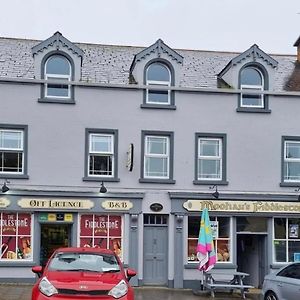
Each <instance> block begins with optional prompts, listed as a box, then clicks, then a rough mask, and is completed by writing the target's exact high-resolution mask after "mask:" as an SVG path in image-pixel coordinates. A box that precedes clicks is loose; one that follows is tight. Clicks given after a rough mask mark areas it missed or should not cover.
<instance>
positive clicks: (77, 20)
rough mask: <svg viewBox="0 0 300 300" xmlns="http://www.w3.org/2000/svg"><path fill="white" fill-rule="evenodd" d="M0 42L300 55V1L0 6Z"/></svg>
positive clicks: (25, 0)
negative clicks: (54, 38)
mask: <svg viewBox="0 0 300 300" xmlns="http://www.w3.org/2000/svg"><path fill="white" fill-rule="evenodd" d="M0 4H1V5H0V36H2V37H17V38H27V39H38V40H44V39H46V38H48V37H49V36H51V35H52V34H53V33H54V32H56V31H60V32H61V33H62V34H63V35H64V36H65V37H66V38H68V39H69V40H71V41H72V42H87V43H100V44H113V45H129V46H149V45H151V44H152V43H154V42H155V41H156V40H157V39H158V38H161V39H162V40H163V41H164V42H165V43H166V44H167V45H169V46H170V47H172V48H175V49H199V50H213V51H234V52H243V51H245V50H246V49H248V48H249V47H250V46H252V45H253V44H254V43H256V44H257V45H258V46H259V47H260V48H261V49H262V50H263V51H265V52H267V53H271V54H296V49H295V47H293V44H294V42H295V41H296V40H297V39H298V37H299V36H300V0H0Z"/></svg>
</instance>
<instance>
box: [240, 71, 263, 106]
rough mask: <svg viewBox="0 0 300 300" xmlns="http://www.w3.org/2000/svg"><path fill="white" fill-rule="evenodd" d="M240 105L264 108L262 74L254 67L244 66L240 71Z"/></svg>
mask: <svg viewBox="0 0 300 300" xmlns="http://www.w3.org/2000/svg"><path fill="white" fill-rule="evenodd" d="M240 82H241V90H242V94H241V104H240V106H241V107H247V108H264V107H265V105H264V95H263V94H262V93H260V91H263V90H264V76H263V74H262V72H261V71H260V70H258V69H257V68H255V67H246V68H244V69H243V70H242V71H241V78H240Z"/></svg>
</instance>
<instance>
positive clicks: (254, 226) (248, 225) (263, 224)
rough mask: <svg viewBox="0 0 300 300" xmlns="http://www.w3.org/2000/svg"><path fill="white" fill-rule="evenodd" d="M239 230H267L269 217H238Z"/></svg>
mask: <svg viewBox="0 0 300 300" xmlns="http://www.w3.org/2000/svg"><path fill="white" fill-rule="evenodd" d="M237 231H238V232H267V219H266V218H260V217H237Z"/></svg>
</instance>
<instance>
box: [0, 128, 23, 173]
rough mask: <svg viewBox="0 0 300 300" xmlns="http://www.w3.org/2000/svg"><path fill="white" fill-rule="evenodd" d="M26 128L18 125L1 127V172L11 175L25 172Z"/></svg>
mask: <svg viewBox="0 0 300 300" xmlns="http://www.w3.org/2000/svg"><path fill="white" fill-rule="evenodd" d="M15 128H16V129H15ZM25 130H26V129H24V127H23V128H22V129H21V128H19V129H18V126H14V127H12V128H2V129H0V174H4V175H6V176H7V177H9V176H10V175H23V174H24V173H25V168H24V167H25V159H24V155H25V153H24V148H25V147H24V146H25V145H24V144H25V133H26V131H25Z"/></svg>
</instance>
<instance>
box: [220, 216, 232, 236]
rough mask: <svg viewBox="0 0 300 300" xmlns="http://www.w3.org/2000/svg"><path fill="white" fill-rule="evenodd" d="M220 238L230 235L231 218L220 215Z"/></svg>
mask: <svg viewBox="0 0 300 300" xmlns="http://www.w3.org/2000/svg"><path fill="white" fill-rule="evenodd" d="M218 223H219V226H218V227H219V238H229V237H230V218H226V217H218Z"/></svg>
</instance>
